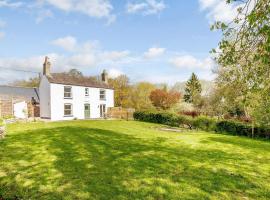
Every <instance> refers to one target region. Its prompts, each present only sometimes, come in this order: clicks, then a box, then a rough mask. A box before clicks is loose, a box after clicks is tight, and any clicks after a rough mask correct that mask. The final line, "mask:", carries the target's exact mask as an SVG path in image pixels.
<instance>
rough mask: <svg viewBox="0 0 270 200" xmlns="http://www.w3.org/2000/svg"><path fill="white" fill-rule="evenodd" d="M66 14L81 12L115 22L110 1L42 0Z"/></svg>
mask: <svg viewBox="0 0 270 200" xmlns="http://www.w3.org/2000/svg"><path fill="white" fill-rule="evenodd" d="M42 1H43V2H46V3H47V4H50V5H52V6H54V7H56V8H58V9H60V10H64V11H66V12H79V13H82V14H86V15H88V16H90V17H96V18H106V19H107V20H108V23H111V22H113V21H114V20H115V18H116V16H115V15H113V14H112V10H113V6H112V4H111V3H110V1H109V0H42Z"/></svg>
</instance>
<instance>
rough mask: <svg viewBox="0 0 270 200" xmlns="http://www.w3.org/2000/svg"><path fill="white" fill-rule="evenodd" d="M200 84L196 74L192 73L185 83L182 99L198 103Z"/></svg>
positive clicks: (200, 90)
mask: <svg viewBox="0 0 270 200" xmlns="http://www.w3.org/2000/svg"><path fill="white" fill-rule="evenodd" d="M201 92H202V86H201V83H200V81H199V79H198V78H197V76H196V74H194V73H192V75H191V77H190V79H189V80H188V81H187V83H186V88H185V95H184V99H185V101H186V102H188V103H194V104H198V102H199V101H198V100H199V99H200V97H201Z"/></svg>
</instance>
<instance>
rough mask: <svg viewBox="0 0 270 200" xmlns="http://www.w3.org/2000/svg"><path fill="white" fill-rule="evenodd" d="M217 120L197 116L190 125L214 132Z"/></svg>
mask: <svg viewBox="0 0 270 200" xmlns="http://www.w3.org/2000/svg"><path fill="white" fill-rule="evenodd" d="M216 123H217V120H216V119H214V118H210V117H206V116H199V117H196V118H194V120H193V123H192V125H193V126H194V127H196V128H197V129H201V130H204V131H215V130H216Z"/></svg>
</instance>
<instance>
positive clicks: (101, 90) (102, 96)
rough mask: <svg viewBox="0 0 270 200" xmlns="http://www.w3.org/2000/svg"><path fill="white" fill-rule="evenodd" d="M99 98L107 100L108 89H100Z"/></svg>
mask: <svg viewBox="0 0 270 200" xmlns="http://www.w3.org/2000/svg"><path fill="white" fill-rule="evenodd" d="M102 92H104V94H101V93H102ZM99 99H100V100H106V90H105V89H100V90H99Z"/></svg>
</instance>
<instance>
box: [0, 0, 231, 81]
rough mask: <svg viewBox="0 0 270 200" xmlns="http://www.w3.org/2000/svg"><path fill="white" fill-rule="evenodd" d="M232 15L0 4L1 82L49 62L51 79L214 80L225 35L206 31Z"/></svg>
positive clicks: (220, 0)
mask: <svg viewBox="0 0 270 200" xmlns="http://www.w3.org/2000/svg"><path fill="white" fill-rule="evenodd" d="M235 12H236V6H234V5H227V4H226V3H225V0H24V1H20V0H0V83H1V84H6V83H7V82H10V81H12V80H14V79H19V78H27V77H30V76H34V75H35V73H30V72H18V71H12V70H8V69H16V70H23V71H33V72H41V71H42V64H43V60H44V56H45V55H48V56H49V57H50V60H51V63H52V71H54V72H61V71H66V70H68V69H71V68H77V69H79V70H81V71H82V72H83V73H84V74H86V75H97V74H99V73H100V72H101V70H102V69H107V70H108V71H109V74H110V75H111V76H112V77H115V76H117V75H119V74H122V73H123V74H127V75H128V76H129V77H130V78H131V81H132V82H135V81H142V80H145V81H151V82H154V83H157V82H166V83H169V84H173V83H174V82H176V81H185V80H187V79H188V78H189V76H190V74H191V73H192V72H195V73H197V74H198V76H199V77H200V78H201V79H207V80H211V79H213V77H214V76H213V74H212V72H211V69H212V68H213V67H214V65H215V64H214V62H213V61H212V59H211V55H210V54H209V51H210V50H211V49H212V48H215V47H217V44H218V42H219V40H220V38H221V34H220V32H217V31H216V32H212V31H210V29H209V27H210V25H211V24H212V23H213V22H214V21H215V20H222V21H230V20H231V19H232V18H233V16H234V15H235Z"/></svg>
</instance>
